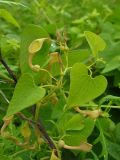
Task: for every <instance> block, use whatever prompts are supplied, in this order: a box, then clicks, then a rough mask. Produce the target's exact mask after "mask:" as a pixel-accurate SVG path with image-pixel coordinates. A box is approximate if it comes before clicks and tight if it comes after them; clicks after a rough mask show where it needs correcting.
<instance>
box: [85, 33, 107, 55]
mask: <svg viewBox="0 0 120 160" xmlns="http://www.w3.org/2000/svg"><path fill="white" fill-rule="evenodd" d="M84 34H85V37H86V39H87V41H88V43H89V45H90V48H91V50H92V54H93V56H94V57H97V56H98V52H100V51H103V50H104V49H105V47H106V43H105V41H104V40H103V39H102V38H101V37H100V36H98V35H96V34H95V33H92V32H90V31H85V32H84Z"/></svg>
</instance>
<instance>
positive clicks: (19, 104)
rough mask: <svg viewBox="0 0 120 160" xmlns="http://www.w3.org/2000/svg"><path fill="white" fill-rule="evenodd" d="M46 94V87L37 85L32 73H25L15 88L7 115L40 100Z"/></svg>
mask: <svg viewBox="0 0 120 160" xmlns="http://www.w3.org/2000/svg"><path fill="white" fill-rule="evenodd" d="M44 95H45V89H44V88H41V87H38V86H36V85H35V83H34V80H33V78H32V76H31V75H29V74H23V75H22V76H21V77H20V79H19V81H18V83H17V85H16V87H15V90H14V95H13V97H12V99H11V102H10V104H9V108H8V111H7V114H6V117H9V116H11V115H13V114H15V113H17V112H20V111H22V110H23V109H25V108H27V107H30V106H32V105H33V104H35V103H37V102H39V101H40V100H41V99H42V98H43V97H44Z"/></svg>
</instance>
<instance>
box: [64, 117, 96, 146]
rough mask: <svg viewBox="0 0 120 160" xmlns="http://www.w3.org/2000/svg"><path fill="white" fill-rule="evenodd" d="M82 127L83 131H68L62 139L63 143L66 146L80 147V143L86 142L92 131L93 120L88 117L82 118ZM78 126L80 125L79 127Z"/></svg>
mask: <svg viewBox="0 0 120 160" xmlns="http://www.w3.org/2000/svg"><path fill="white" fill-rule="evenodd" d="M81 119H82V123H81V124H82V125H84V127H83V129H82V128H81V130H76V131H72V130H71V131H69V133H68V134H66V135H65V137H64V138H63V139H64V141H65V143H66V144H68V145H72V146H74V145H80V143H81V142H86V141H87V138H88V137H89V136H90V134H91V133H92V131H93V129H94V124H95V122H94V120H93V119H91V118H89V117H87V118H86V117H82V118H81ZM81 124H80V125H81Z"/></svg>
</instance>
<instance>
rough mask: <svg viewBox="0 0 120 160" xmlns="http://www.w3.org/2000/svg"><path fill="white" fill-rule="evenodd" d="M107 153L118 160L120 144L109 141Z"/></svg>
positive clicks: (119, 157)
mask: <svg viewBox="0 0 120 160" xmlns="http://www.w3.org/2000/svg"><path fill="white" fill-rule="evenodd" d="M108 151H109V154H110V155H111V156H112V157H113V158H114V159H115V160H120V145H118V144H116V143H110V144H109V146H108Z"/></svg>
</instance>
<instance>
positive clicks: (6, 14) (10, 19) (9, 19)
mask: <svg viewBox="0 0 120 160" xmlns="http://www.w3.org/2000/svg"><path fill="white" fill-rule="evenodd" d="M0 17H2V18H4V19H5V20H6V21H7V22H9V23H11V24H13V25H14V26H16V27H18V28H20V25H19V24H18V22H17V21H16V20H15V18H14V17H13V16H12V15H11V13H10V12H8V11H7V10H6V9H0Z"/></svg>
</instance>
